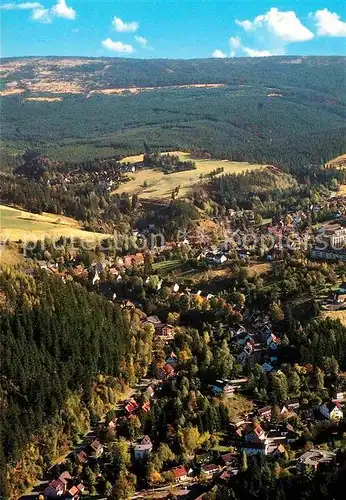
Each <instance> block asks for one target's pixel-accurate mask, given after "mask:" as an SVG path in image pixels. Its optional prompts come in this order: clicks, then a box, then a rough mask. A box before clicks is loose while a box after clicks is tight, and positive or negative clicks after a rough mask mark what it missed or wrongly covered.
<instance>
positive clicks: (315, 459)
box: [297, 449, 335, 472]
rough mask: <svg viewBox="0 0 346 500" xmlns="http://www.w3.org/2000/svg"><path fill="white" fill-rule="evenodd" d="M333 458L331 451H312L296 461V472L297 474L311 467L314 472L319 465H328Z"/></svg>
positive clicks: (333, 454)
mask: <svg viewBox="0 0 346 500" xmlns="http://www.w3.org/2000/svg"><path fill="white" fill-rule="evenodd" d="M334 458H335V453H333V452H331V451H325V450H319V449H312V450H309V451H307V452H305V453H303V455H301V456H300V457H299V458H298V460H297V470H298V471H299V472H302V471H304V469H305V467H306V466H308V467H312V468H314V469H315V470H316V469H317V467H318V466H319V465H320V464H328V463H330V462H332V461H333V460H334Z"/></svg>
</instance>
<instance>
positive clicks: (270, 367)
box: [262, 361, 274, 373]
mask: <svg viewBox="0 0 346 500" xmlns="http://www.w3.org/2000/svg"><path fill="white" fill-rule="evenodd" d="M262 368H263V370H264V371H265V373H270V372H271V371H273V370H274V367H273V365H272V364H271V363H268V361H265V362H264V363H263V365H262Z"/></svg>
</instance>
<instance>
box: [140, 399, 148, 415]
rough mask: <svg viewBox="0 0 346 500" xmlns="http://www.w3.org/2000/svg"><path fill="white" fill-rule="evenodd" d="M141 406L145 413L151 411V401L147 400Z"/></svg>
mask: <svg viewBox="0 0 346 500" xmlns="http://www.w3.org/2000/svg"><path fill="white" fill-rule="evenodd" d="M141 408H142V410H143V411H144V412H145V413H148V411H150V403H149V401H145V402H144V403H142V404H141Z"/></svg>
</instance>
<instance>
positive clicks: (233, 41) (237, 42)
mask: <svg viewBox="0 0 346 500" xmlns="http://www.w3.org/2000/svg"><path fill="white" fill-rule="evenodd" d="M229 44H230V46H231V48H232V49H239V48H240V47H241V39H240V37H239V36H231V38H230V39H229Z"/></svg>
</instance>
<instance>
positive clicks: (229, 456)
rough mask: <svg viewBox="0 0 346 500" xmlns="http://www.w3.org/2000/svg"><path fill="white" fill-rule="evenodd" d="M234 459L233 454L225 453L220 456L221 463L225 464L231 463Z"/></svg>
mask: <svg viewBox="0 0 346 500" xmlns="http://www.w3.org/2000/svg"><path fill="white" fill-rule="evenodd" d="M233 458H234V454H233V453H226V454H225V455H222V456H221V459H222V461H223V462H225V463H227V462H231V461H232V460H233Z"/></svg>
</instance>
